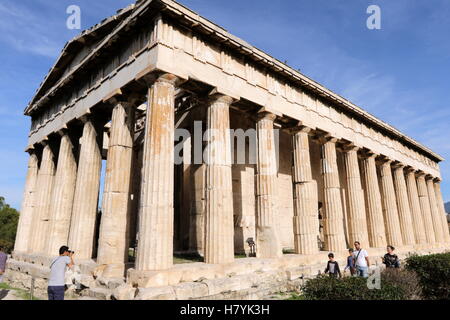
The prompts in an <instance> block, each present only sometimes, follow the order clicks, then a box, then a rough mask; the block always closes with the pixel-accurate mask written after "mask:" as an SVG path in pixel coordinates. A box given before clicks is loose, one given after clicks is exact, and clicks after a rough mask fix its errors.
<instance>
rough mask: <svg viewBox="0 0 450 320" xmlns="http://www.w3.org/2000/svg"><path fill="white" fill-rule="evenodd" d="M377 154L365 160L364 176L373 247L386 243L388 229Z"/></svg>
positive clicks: (369, 229) (368, 224) (368, 229)
mask: <svg viewBox="0 0 450 320" xmlns="http://www.w3.org/2000/svg"><path fill="white" fill-rule="evenodd" d="M375 158H376V155H375V154H373V155H370V156H368V157H366V158H365V159H364V160H363V162H362V163H363V176H364V185H365V189H366V193H365V196H366V204H367V231H368V233H369V243H370V246H371V247H372V248H380V247H383V246H385V245H386V231H385V226H384V218H383V206H382V204H381V193H380V186H379V183H378V176H377V167H376V162H375Z"/></svg>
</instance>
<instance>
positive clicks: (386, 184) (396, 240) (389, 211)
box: [380, 160, 403, 246]
mask: <svg viewBox="0 0 450 320" xmlns="http://www.w3.org/2000/svg"><path fill="white" fill-rule="evenodd" d="M391 163H392V161H391V160H385V161H384V162H383V163H382V164H381V172H380V173H381V195H382V200H383V201H382V203H383V216H384V224H385V227H386V240H387V242H388V244H390V245H393V246H401V245H402V244H403V240H402V233H401V229H400V221H399V217H398V210H397V200H396V197H395V189H394V181H393V179H392V170H391Z"/></svg>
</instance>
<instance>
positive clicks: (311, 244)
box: [292, 128, 319, 254]
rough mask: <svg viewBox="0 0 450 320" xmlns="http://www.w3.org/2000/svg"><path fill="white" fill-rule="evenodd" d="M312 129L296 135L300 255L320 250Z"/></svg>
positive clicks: (296, 212) (296, 229)
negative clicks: (310, 137)
mask: <svg viewBox="0 0 450 320" xmlns="http://www.w3.org/2000/svg"><path fill="white" fill-rule="evenodd" d="M308 132H309V129H308V128H304V129H302V130H299V131H297V132H294V135H293V139H292V141H293V143H292V144H293V155H294V157H293V158H294V166H293V170H292V171H293V172H292V182H293V184H294V223H293V224H294V247H295V253H297V254H314V253H317V252H318V251H319V247H318V245H317V232H318V230H319V219H318V218H317V212H318V195H317V182H316V181H315V180H313V179H312V171H311V157H310V153H309V141H308Z"/></svg>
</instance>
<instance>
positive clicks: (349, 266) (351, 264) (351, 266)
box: [344, 248, 356, 276]
mask: <svg viewBox="0 0 450 320" xmlns="http://www.w3.org/2000/svg"><path fill="white" fill-rule="evenodd" d="M353 251H354V250H353V248H350V249H348V257H347V265H346V266H345V268H344V272H345V271H346V270H347V269H349V270H350V274H351V275H352V276H354V275H355V274H356V268H355V259H354V258H353Z"/></svg>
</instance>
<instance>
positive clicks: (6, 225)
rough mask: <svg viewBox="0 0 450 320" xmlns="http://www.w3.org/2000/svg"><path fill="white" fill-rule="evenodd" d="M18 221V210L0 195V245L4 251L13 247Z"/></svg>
mask: <svg viewBox="0 0 450 320" xmlns="http://www.w3.org/2000/svg"><path fill="white" fill-rule="evenodd" d="M18 222H19V212H18V211H17V210H16V209H14V208H11V207H10V206H9V204H7V203H6V202H5V198H4V197H0V246H2V247H4V248H5V249H6V251H12V250H13V248H14V241H15V240H16V231H17V223H18Z"/></svg>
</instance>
